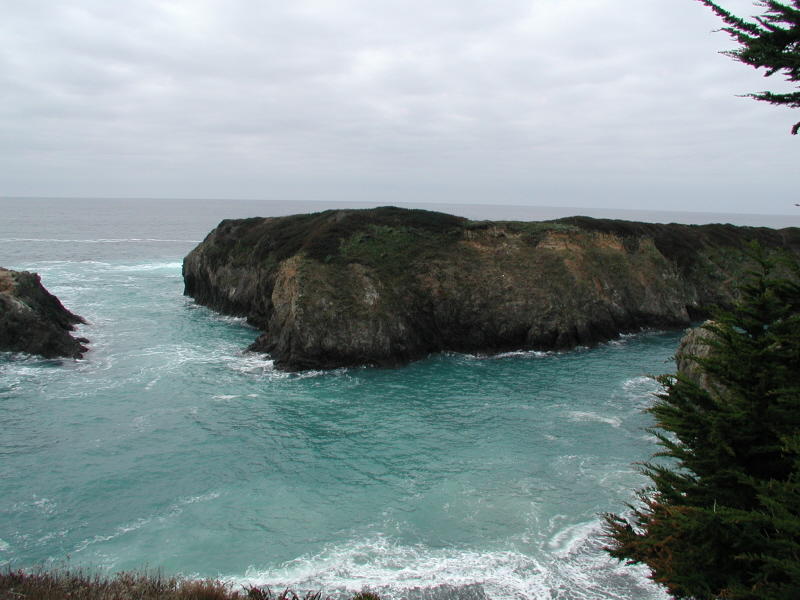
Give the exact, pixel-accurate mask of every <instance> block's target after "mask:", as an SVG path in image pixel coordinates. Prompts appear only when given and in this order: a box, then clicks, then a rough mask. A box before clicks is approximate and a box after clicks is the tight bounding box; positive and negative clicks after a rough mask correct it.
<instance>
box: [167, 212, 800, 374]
mask: <svg viewBox="0 0 800 600" xmlns="http://www.w3.org/2000/svg"><path fill="white" fill-rule="evenodd" d="M752 241H758V242H759V243H760V244H761V245H762V246H763V247H764V248H766V249H767V251H768V252H769V253H773V254H783V255H786V256H788V257H790V258H791V259H792V260H794V261H797V260H798V259H799V258H798V257H800V229H796V228H791V229H782V230H773V229H766V228H750V227H735V226H732V225H703V226H695V225H677V224H669V225H659V224H649V223H636V222H630V221H612V220H606V219H591V218H588V217H571V218H566V219H559V220H555V221H543V222H511V221H491V222H489V221H470V220H468V219H464V218H461V217H455V216H451V215H446V214H443V213H436V212H429V211H423V210H408V209H400V208H394V207H385V208H377V209H368V210H331V211H325V212H321V213H314V214H305V215H294V216H289V217H276V218H251V219H238V220H225V221H222V222H221V223H220V224H219V226H218V227H217V228H216V229H214V230H213V231H212V232H211V233H209V235H208V236H207V237H206V239H205V240H204V241H203V242H202V243H200V244H199V245H198V246H197V247H196V248H195V249H194V250H193V251H192V252H191V253H190V254H189V255H188V256H187V257H186V258H185V259H184V263H183V276H184V282H185V293H186V294H187V295H189V296H191V297H192V298H194V299H195V300H196V301H197V302H198V303H199V304H202V305H205V306H208V307H211V308H213V309H215V310H217V311H219V312H222V313H225V314H229V315H236V316H244V317H247V320H248V322H249V323H250V324H252V325H253V326H255V327H257V328H258V329H260V330H262V331H263V333H262V334H261V335H260V336H259V337H258V339H257V340H256V341H255V342H254V343H253V345H252V346H251V347H250V349H251V350H254V351H259V352H266V353H269V354H270V355H271V356H272V358H273V359H274V360H275V364H276V366H278V367H280V368H284V369H288V370H303V369H316V368H335V367H341V366H352V365H397V364H402V363H404V362H407V361H410V360H413V359H417V358H420V357H423V356H425V355H427V354H429V353H431V352H439V351H456V352H470V353H496V352H501V351H507V350H512V349H513V350H516V349H545V350H550V349H568V348H571V347H575V346H579V345H592V344H596V343H598V342H602V341H606V340H609V339H612V338H614V337H616V336H618V335H619V334H621V333H626V332H633V331H638V330H641V329H643V328H683V327H686V326H687V325H689V324H690V322H692V321H693V320H697V319H699V318H702V317H704V316H705V315H706V314H707V309H708V308H709V307H711V306H714V305H721V306H728V305H730V304H731V302H732V301H733V299H734V294H735V285H734V284H735V282H736V281H737V280H738V279H740V278H741V277H742V276H743V275H744V274H745V272H746V271H747V269H748V268H749V264H750V261H749V259H748V244H749V243H750V242H752Z"/></svg>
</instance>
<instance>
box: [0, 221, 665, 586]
mask: <svg viewBox="0 0 800 600" xmlns="http://www.w3.org/2000/svg"><path fill="white" fill-rule="evenodd" d="M163 210H164V211H165V213H164V214H168V215H172V217H171V218H172V219H173V220H172V221H169V219H167V218H166V217H163V215H162V218H160V219H155V218H154V217H153V216H152V214H150V215H144V214H143V215H142V216H141V217H136V218H135V217H133V216H131V214H129V213H125V212H124V211H118V213H114V211H113V210H111V209H109V213H108V215H107V217H106V218H105V220H104V222H103V225H102V228H103V229H104V230H103V231H102V232H101V231H99V230H97V229H99V228H101V226H100V225H98V224H96V223H94V221H91V219H89V216H87V215H84V218H85V219H88V220H89V221H91V222H92V223H93V224H92V227H89V226H88V225H86V226H83V225H81V223H82V221H81V220H80V219H78V218H77V217H76V218H75V220H74V226H75V227H76V228H77V229H80V230H75V231H63V229H64V225H63V222H62V223H59V222H58V219H56V218H55V217H52V216H48V215H41V218H40V219H39V220H36V219H34V218H33V217H32V216H31V215H29V216H28V221H27V223H28V226H27V230H25V227H22V226H21V225H20V223H25V222H26V221H25V220H24V219H23V218H22V217H21V216H20V217H19V218H18V219H17V221H16V224H15V227H14V231H10V230H9V231H7V230H0V252H4V253H5V254H4V255H0V264H3V265H4V266H8V267H12V268H19V269H28V270H35V271H37V272H39V273H40V274H41V276H42V280H43V282H44V284H45V285H46V286H47V287H48V288H49V289H50V290H51V291H52V292H54V293H55V294H57V295H58V296H59V297H60V298H61V299H62V300H63V302H64V303H65V304H66V305H67V306H68V307H70V308H71V309H73V310H74V311H75V312H78V313H79V314H81V315H83V316H84V317H85V318H86V319H87V320H88V322H89V324H88V325H86V326H84V327H82V328H81V331H80V333H81V335H84V336H86V337H88V338H89V339H90V340H91V344H90V348H91V351H90V352H89V353H88V354H87V355H86V357H85V358H84V359H83V360H79V361H72V360H63V361H61V360H41V359H37V358H33V357H28V356H21V355H11V354H4V355H0V457H1V458H0V566H14V567H16V566H36V565H43V566H62V565H64V564H67V565H73V566H78V565H86V566H91V567H92V568H96V569H100V570H106V571H119V570H126V569H135V568H161V569H162V570H163V571H165V572H168V573H182V574H184V575H188V576H214V577H217V576H219V577H223V578H226V579H228V580H230V581H232V582H236V583H258V584H269V585H271V586H272V587H274V588H282V587H285V586H292V587H294V588H295V589H298V590H301V591H302V590H311V589H313V590H316V589H322V590H323V591H324V592H326V593H328V594H332V595H336V594H338V593H343V592H352V591H356V590H360V589H365V588H368V589H372V590H375V591H378V592H379V593H380V594H382V595H383V596H385V597H387V598H400V597H406V598H482V597H489V598H496V599H498V600H499V599H505V598H509V599H510V598H525V599H562V600H566V599H574V600H577V599H590V598H591V599H602V598H607V599H610V598H615V599H630V600H634V599H636V600H640V599H647V598H663V597H664V596H663V594H662V592H661V591H660V590H659V589H658V588H656V587H655V586H654V585H653V584H651V583H650V582H649V581H648V580H647V578H646V573H645V572H644V571H642V570H641V569H635V568H631V567H628V566H625V565H620V564H618V563H616V562H615V561H612V560H610V559H609V558H608V557H607V556H606V554H605V553H604V552H603V550H602V546H603V540H602V537H601V530H600V517H599V515H600V514H601V513H603V512H606V511H621V510H624V507H625V502H626V501H629V500H631V498H632V494H633V492H634V490H635V489H637V488H638V487H640V486H642V485H643V484H644V483H645V481H644V480H643V479H642V476H641V475H640V474H639V473H638V472H637V470H636V467H635V466H634V465H633V463H634V462H636V461H640V460H644V459H647V458H648V457H649V455H650V454H651V453H652V452H653V451H654V450H655V446H654V442H653V439H652V438H651V436H650V435H649V434H647V433H646V432H645V428H646V427H647V426H648V425H649V424H650V418H649V417H648V416H647V415H646V414H643V413H642V410H643V409H644V408H645V407H646V406H648V405H649V404H650V403H651V401H652V392H653V391H655V390H656V384H655V383H654V382H653V381H652V380H650V379H648V378H647V377H646V375H648V374H651V373H661V372H665V371H669V370H671V369H672V363H671V362H669V360H668V359H669V357H670V356H671V355H672V354H673V353H674V350H675V347H676V344H677V340H678V336H679V334H676V333H644V334H641V335H636V336H627V337H624V338H622V339H620V340H617V341H615V342H614V343H610V344H605V345H602V346H600V347H598V348H593V349H579V350H576V351H573V352H567V353H560V354H554V353H534V352H517V353H509V354H505V355H501V356H496V357H474V356H464V355H439V356H433V357H430V358H428V359H426V360H423V361H420V362H417V363H414V364H412V365H409V366H407V367H404V368H399V369H391V370H386V369H341V370H337V371H333V372H325V373H323V372H311V373H305V374H302V375H289V374H286V373H282V372H279V371H276V370H275V369H274V368H273V366H272V363H271V361H269V360H268V358H267V357H263V356H259V355H251V354H246V353H243V352H242V349H243V348H244V347H246V346H247V344H248V343H249V342H250V341H252V339H253V338H254V337H255V335H256V332H255V331H254V330H252V329H250V328H249V327H247V325H246V324H244V323H243V321H242V320H241V319H234V318H229V317H223V316H219V315H216V314H214V313H213V312H211V311H209V310H207V309H205V308H202V307H198V306H196V305H195V304H194V303H193V302H192V301H191V300H189V299H187V298H185V297H183V296H182V279H181V275H180V264H181V263H180V261H181V259H182V257H183V255H184V254H185V253H186V252H188V250H189V249H191V247H192V246H193V245H194V241H193V240H196V239H200V238H201V237H202V235H203V233H205V231H197V230H198V228H199V227H200V226H202V227H203V228H205V230H208V229H210V228H211V227H213V225H214V223H213V222H211V223H209V224H207V225H206V224H203V223H201V222H200V220H199V219H196V220H194V221H190V222H189V221H187V223H183V222H182V221H181V218H180V217H181V215H174V214H173V213H170V212H169V210H173V212H174V207H173V208H172V209H170V208H169V207H168V208H164V209H163ZM219 210H224V207H221V208H219ZM115 214H116V215H117V216H118V217H119V218H115V217H114V215H115ZM234 216H235V215H234ZM123 217H124V218H123ZM137 218H138V220H137ZM165 220H166V221H168V222H169V223H172V225H171V229H170V227H167V225H165V224H164V223H165ZM62 221H63V220H62ZM151 221H157V222H158V226H157V227H156V226H155V225H153V223H152V222H151ZM87 222H88V221H87ZM81 227H83V229H81ZM92 228H94V229H92ZM150 229H152V230H153V231H149V230H150ZM68 234H69V235H68ZM93 235H94V237H93ZM72 238H74V239H72ZM91 239H95V240H97V241H98V242H99V241H101V240H109V241H108V242H107V243H102V244H101V243H98V244H94V245H93V244H87V243H85V241H86V240H91ZM9 240H13V243H12V242H11V241H9ZM54 240H67V241H54ZM175 240H186V241H175ZM89 247H91V248H93V249H91V250H87V248H89Z"/></svg>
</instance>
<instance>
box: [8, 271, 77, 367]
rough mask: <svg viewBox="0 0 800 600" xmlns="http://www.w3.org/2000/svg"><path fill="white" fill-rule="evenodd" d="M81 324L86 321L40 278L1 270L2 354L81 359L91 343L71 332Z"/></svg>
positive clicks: (31, 274)
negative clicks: (69, 309) (86, 345)
mask: <svg viewBox="0 0 800 600" xmlns="http://www.w3.org/2000/svg"><path fill="white" fill-rule="evenodd" d="M78 323H85V321H84V320H83V318H81V317H79V316H78V315H75V314H73V313H71V312H70V311H68V310H67V309H66V308H64V306H63V305H62V304H61V302H60V301H59V299H58V298H56V297H55V296H53V295H52V294H51V293H50V292H48V291H47V290H46V289H45V288H44V286H42V283H41V280H40V278H39V275H37V274H36V273H29V272H27V271H11V270H9V269H4V268H2V267H0V351H10V352H26V353H28V354H38V355H40V356H43V357H45V358H56V357H68V358H80V357H81V356H83V353H84V352H86V347H85V346H84V345H83V344H85V343H88V340H87V339H85V338H73V337H72V336H71V335H70V333H69V332H70V331H73V330H74V329H75V325H77V324H78Z"/></svg>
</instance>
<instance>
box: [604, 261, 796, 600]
mask: <svg viewBox="0 0 800 600" xmlns="http://www.w3.org/2000/svg"><path fill="white" fill-rule="evenodd" d="M757 263H758V269H757V270H756V271H755V272H753V273H752V279H751V280H750V281H748V282H747V283H746V284H745V285H743V287H742V288H741V300H740V302H739V303H738V304H737V306H736V307H735V308H733V309H732V310H730V311H727V312H720V313H719V314H717V315H716V317H715V320H714V321H711V322H709V323H707V324H706V325H705V326H704V327H705V328H706V329H707V330H708V331H709V332H710V335H709V336H708V344H709V346H710V349H709V352H708V354H707V356H695V357H692V360H694V361H696V363H697V366H698V370H699V372H700V373H701V374H704V375H706V377H705V378H700V377H697V376H695V377H690V376H688V375H684V374H678V375H677V376H672V375H665V376H662V377H660V378H659V381H660V382H661V383H662V385H663V393H661V394H660V395H659V396H658V399H657V401H656V403H655V405H654V406H653V407H652V408H651V409H650V412H651V413H652V414H653V415H654V416H655V421H656V426H655V428H654V429H653V430H652V431H653V433H654V434H655V435H656V436H657V437H658V440H659V444H660V445H661V447H662V451H661V452H660V453H658V454H657V455H656V457H662V458H661V459H657V460H655V461H654V462H650V463H646V464H644V465H643V467H642V471H643V472H644V474H645V475H647V476H648V477H649V478H650V480H651V481H652V485H651V486H650V487H647V488H645V489H643V490H640V492H639V493H638V498H639V502H638V504H637V505H636V506H631V507H630V508H631V510H632V513H631V514H630V515H629V516H619V515H606V527H607V534H608V539H609V540H610V547H608V548H607V551H608V552H609V553H610V554H611V555H612V556H614V557H615V558H618V559H620V560H627V561H628V562H629V563H631V564H633V563H640V564H645V565H647V566H648V567H649V568H650V571H651V576H652V578H653V579H654V580H655V581H657V582H659V583H661V584H663V585H664V586H666V588H667V590H668V591H669V592H670V593H671V594H672V595H673V596H674V597H675V598H697V599H712V598H714V599H716V598H726V599H728V598H731V599H734V598H735V599H747V600H756V599H758V600H779V599H780V600H788V599H790V598H800V286H798V285H797V284H796V283H795V281H796V280H791V281H790V280H787V279H784V278H781V277H776V276H774V272H775V269H774V265H773V264H772V263H771V262H770V261H769V260H767V259H766V258H765V257H764V256H763V254H762V253H759V254H758V256H757ZM701 354H704V353H701ZM664 457H665V458H666V460H663V458H664Z"/></svg>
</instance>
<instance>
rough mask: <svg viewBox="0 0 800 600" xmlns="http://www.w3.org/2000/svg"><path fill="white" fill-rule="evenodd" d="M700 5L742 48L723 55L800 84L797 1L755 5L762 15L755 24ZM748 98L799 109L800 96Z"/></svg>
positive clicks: (761, 94)
mask: <svg viewBox="0 0 800 600" xmlns="http://www.w3.org/2000/svg"><path fill="white" fill-rule="evenodd" d="M699 1H700V2H702V3H703V4H705V5H706V6H708V7H710V8H711V9H712V10H713V11H714V12H715V13H716V14H717V15H719V16H720V17H721V18H722V20H723V21H725V23H726V24H727V27H723V29H722V30H723V31H725V32H727V33H728V34H729V35H730V36H731V37H732V38H733V39H735V40H736V41H737V42H738V43H739V44H740V46H741V47H740V48H738V49H736V50H730V51H728V52H725V53H724V54H727V55H728V56H731V57H733V58H734V59H736V60H738V61H740V62H743V63H744V64H746V65H750V66H752V67H755V68H756V69H760V68H761V67H763V68H764V69H766V72H765V73H764V76H765V77H769V76H771V75H774V74H775V73H779V72H782V73H783V74H784V75H785V76H786V79H787V81H790V82H798V81H800V0H791V1H790V2H776V1H775V0H764V1H761V2H755V4H756V6H760V7H762V8H764V9H765V11H764V14H763V15H762V16H760V17H755V19H754V21H747V20H745V19H742V18H741V17H737V16H735V15H732V14H731V13H730V12H728V11H727V10H725V9H724V8H722V7H721V6H719V5H718V4H717V3H716V2H712V1H711V0H699ZM747 95H748V96H750V97H751V98H755V99H756V100H762V101H764V102H769V103H771V104H781V105H785V106H789V107H791V108H798V107H800V92H788V93H775V92H759V93H755V94H747ZM798 130H800V122H798V123H795V124H794V126H793V127H792V133H793V134H795V135H796V134H797V132H798Z"/></svg>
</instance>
